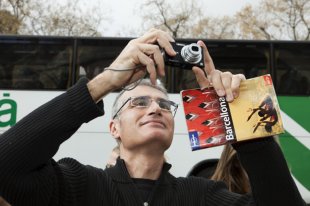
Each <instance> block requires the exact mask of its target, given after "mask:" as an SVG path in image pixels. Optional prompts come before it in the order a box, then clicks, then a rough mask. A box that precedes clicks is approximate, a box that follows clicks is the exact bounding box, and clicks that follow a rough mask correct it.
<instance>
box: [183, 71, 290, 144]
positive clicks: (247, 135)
mask: <svg viewBox="0 0 310 206" xmlns="http://www.w3.org/2000/svg"><path fill="white" fill-rule="evenodd" d="M181 96H182V99H183V107H184V112H185V118H186V124H187V128H188V135H189V140H190V144H191V148H192V150H199V149H204V148H209V147H215V146H219V145H223V144H226V143H234V142H237V141H244V140H248V139H253V138H261V137H266V136H271V135H276V134H280V133H283V132H284V128H283V123H282V119H281V116H280V108H279V104H278V101H277V97H276V94H275V90H274V87H273V83H272V79H271V76H270V75H269V74H267V75H263V76H259V77H255V78H252V79H247V80H245V81H242V82H241V84H240V94H239V97H238V98H237V99H235V100H234V101H233V102H232V103H228V102H227V101H226V99H225V97H219V96H217V94H216V92H215V90H214V89H213V88H212V87H210V88H206V89H203V90H202V89H189V90H183V91H181Z"/></svg>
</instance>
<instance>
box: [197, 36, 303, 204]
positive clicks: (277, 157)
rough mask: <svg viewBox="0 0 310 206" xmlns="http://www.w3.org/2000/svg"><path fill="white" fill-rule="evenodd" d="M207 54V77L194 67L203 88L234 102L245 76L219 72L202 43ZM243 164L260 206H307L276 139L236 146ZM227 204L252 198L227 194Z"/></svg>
mask: <svg viewBox="0 0 310 206" xmlns="http://www.w3.org/2000/svg"><path fill="white" fill-rule="evenodd" d="M198 44H200V45H201V46H202V47H203V48H204V51H205V52H204V53H205V73H206V74H207V77H206V76H205V74H204V72H203V71H202V70H201V69H199V68H196V67H194V68H193V71H194V73H195V75H196V78H197V81H198V83H199V85H200V87H202V88H203V87H206V86H209V85H212V86H213V87H214V88H215V90H216V92H217V94H218V95H219V96H226V99H227V101H229V102H231V101H233V100H234V99H235V98H237V97H238V95H239V86H240V82H241V81H242V80H244V79H245V77H244V75H242V74H237V75H233V74H231V73H230V72H221V71H219V70H216V69H215V66H214V64H213V61H212V58H211V56H210V55H209V53H208V50H207V48H206V46H205V44H204V43H203V42H202V41H199V42H198ZM234 148H235V149H236V150H237V153H238V156H239V158H240V161H241V163H242V165H243V167H244V168H245V170H246V172H247V174H248V176H249V179H250V184H251V191H252V195H253V198H254V201H255V204H256V205H257V206H274V205H281V206H292V205H294V206H303V205H305V204H304V201H303V200H302V198H301V195H300V193H299V191H298V189H297V187H296V185H295V182H294V180H293V179H292V177H291V174H290V172H289V169H288V167H287V164H286V161H285V158H284V156H283V153H282V151H281V149H280V147H279V145H278V144H277V143H276V142H275V141H274V140H273V138H272V137H269V138H262V139H256V140H253V141H247V142H241V143H236V144H235V145H234ZM224 193H226V194H225V195H224V196H227V201H230V202H231V205H240V203H239V204H238V203H236V204H232V202H233V199H235V200H236V201H239V200H238V199H239V198H240V201H242V202H243V203H242V205H244V204H246V203H245V202H247V201H249V203H248V204H249V205H250V201H251V199H249V198H247V197H246V196H238V195H233V194H229V193H227V191H226V192H224Z"/></svg>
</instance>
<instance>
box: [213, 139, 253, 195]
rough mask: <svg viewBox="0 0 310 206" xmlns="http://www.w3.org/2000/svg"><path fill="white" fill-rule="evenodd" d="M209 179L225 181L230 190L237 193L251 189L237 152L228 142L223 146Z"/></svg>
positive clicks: (243, 192) (247, 191)
mask: <svg viewBox="0 0 310 206" xmlns="http://www.w3.org/2000/svg"><path fill="white" fill-rule="evenodd" d="M211 179H212V180H216V181H223V182H225V183H226V184H227V187H228V189H229V190H230V191H232V192H236V193H239V194H245V193H249V192H250V190H251V189H250V188H251V187H250V183H249V179H248V175H247V174H246V172H245V170H244V168H243V167H242V165H241V163H240V161H239V159H238V156H237V152H236V151H235V150H234V148H233V147H232V146H231V145H230V144H227V145H225V146H224V149H223V152H222V154H221V158H220V160H219V162H218V164H217V167H216V170H215V172H214V174H213V176H212V177H211Z"/></svg>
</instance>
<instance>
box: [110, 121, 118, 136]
mask: <svg viewBox="0 0 310 206" xmlns="http://www.w3.org/2000/svg"><path fill="white" fill-rule="evenodd" d="M109 127H110V133H111V135H112V136H113V137H114V138H115V139H119V138H120V134H119V130H120V129H119V128H120V127H119V121H118V120H115V119H113V120H111V121H110V124H109Z"/></svg>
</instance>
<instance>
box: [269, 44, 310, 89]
mask: <svg viewBox="0 0 310 206" xmlns="http://www.w3.org/2000/svg"><path fill="white" fill-rule="evenodd" d="M274 49H275V71H276V81H277V84H276V90H277V93H278V94H281V95H309V94H310V88H309V81H310V58H309V57H310V44H309V43H308V44H305V43H302V42H300V43H298V42H295V43H294V44H293V43H289V42H288V43H278V44H275V46H274Z"/></svg>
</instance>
